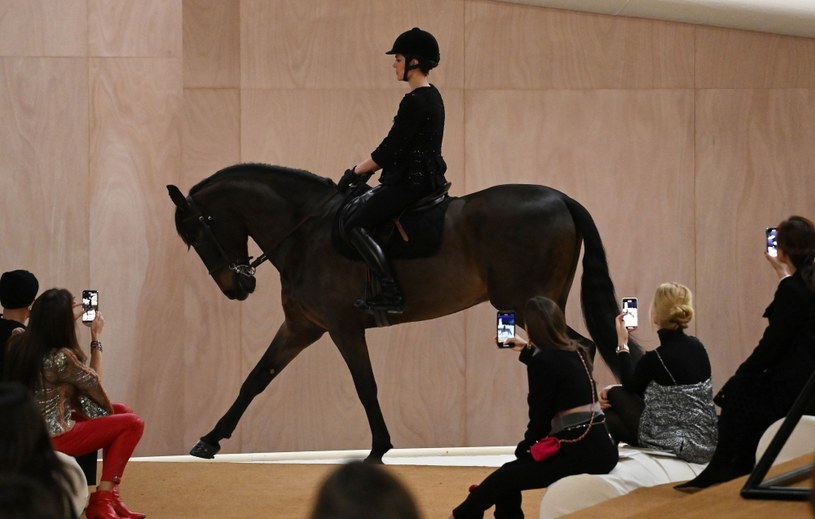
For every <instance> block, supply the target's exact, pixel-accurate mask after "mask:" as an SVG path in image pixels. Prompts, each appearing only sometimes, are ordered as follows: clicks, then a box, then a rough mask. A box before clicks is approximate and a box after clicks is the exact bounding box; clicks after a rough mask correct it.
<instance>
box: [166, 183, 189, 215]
mask: <svg viewBox="0 0 815 519" xmlns="http://www.w3.org/2000/svg"><path fill="white" fill-rule="evenodd" d="M167 191H168V192H169V193H170V199H171V200H172V201H173V203H174V204H175V205H176V207H178V208H179V209H181V210H182V211H186V210H187V209H189V208H190V204H189V203H187V197H185V196H184V194H183V193H182V192H181V190H180V189H178V188H177V187H175V186H174V185H172V184H170V185H168V186H167Z"/></svg>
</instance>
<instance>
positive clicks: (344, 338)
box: [329, 328, 393, 463]
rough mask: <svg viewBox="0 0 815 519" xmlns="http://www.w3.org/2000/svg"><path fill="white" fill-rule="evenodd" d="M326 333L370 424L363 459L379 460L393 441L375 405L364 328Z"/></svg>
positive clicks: (373, 386) (373, 381) (375, 396)
mask: <svg viewBox="0 0 815 519" xmlns="http://www.w3.org/2000/svg"><path fill="white" fill-rule="evenodd" d="M329 333H330V334H331V338H332V339H333V340H334V344H336V345H337V347H338V348H339V350H340V354H342V358H343V359H345V364H346V365H347V366H348V369H349V370H350V371H351V377H352V378H353V380H354V387H355V388H356V390H357V395H358V396H359V400H360V402H362V406H363V407H364V408H365V415H366V416H367V417H368V425H369V426H370V428H371V452H370V454H368V457H367V458H365V461H366V462H368V463H382V456H384V455H385V453H386V452H388V451H389V450H391V449H392V448H393V445H392V444H391V436H390V433H389V432H388V426H387V425H385V418H384V417H383V416H382V409H381V408H380V407H379V399H378V398H377V387H376V379H375V378H374V371H373V368H372V367H371V358H370V356H369V355H368V345H367V344H366V342H365V330H364V329H362V328H360V329H359V330H353V331H348V330H346V331H343V332H336V331H334V332H332V331H329Z"/></svg>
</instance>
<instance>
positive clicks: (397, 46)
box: [385, 27, 441, 81]
mask: <svg viewBox="0 0 815 519" xmlns="http://www.w3.org/2000/svg"><path fill="white" fill-rule="evenodd" d="M385 54H401V55H402V56H404V57H405V72H404V75H403V77H402V81H407V73H408V71H409V70H413V69H414V68H421V69H422V70H424V71H425V72H427V71H429V70H430V69H432V68H435V67H437V66H438V65H439V61H440V60H441V56H440V55H439V43H438V42H437V41H436V38H434V37H433V35H432V34H430V33H429V32H427V31H423V30H421V29H419V28H418V27H414V28H413V29H411V30H409V31H405V32H403V33H402V34H400V35H399V36H398V37H397V38H396V41H394V42H393V48H391V50H389V51H388V52H386V53H385ZM413 59H415V60H416V61H418V62H419V64H418V65H411V64H410V62H411V60H413Z"/></svg>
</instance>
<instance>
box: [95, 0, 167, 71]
mask: <svg viewBox="0 0 815 519" xmlns="http://www.w3.org/2000/svg"><path fill="white" fill-rule="evenodd" d="M87 2H88V47H89V55H90V56H98V57H104V56H106V57H110V56H118V57H124V56H138V57H162V58H170V57H173V58H178V57H181V42H182V31H181V0H116V1H110V0H87Z"/></svg>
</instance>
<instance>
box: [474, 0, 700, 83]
mask: <svg viewBox="0 0 815 519" xmlns="http://www.w3.org/2000/svg"><path fill="white" fill-rule="evenodd" d="M465 27H466V71H467V76H466V85H467V88H472V89H480V88H487V89H499V88H500V89H504V88H532V89H541V88H593V89H596V88H688V87H691V86H693V30H694V29H693V27H692V26H690V25H683V24H675V23H667V22H656V21H648V20H638V19H633V18H622V17H616V16H604V15H596V14H585V13H575V12H569V11H564V10H560V9H541V8H535V7H527V6H520V5H512V6H507V5H504V4H499V3H496V2H487V1H471V2H467V4H466V25H465Z"/></svg>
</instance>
